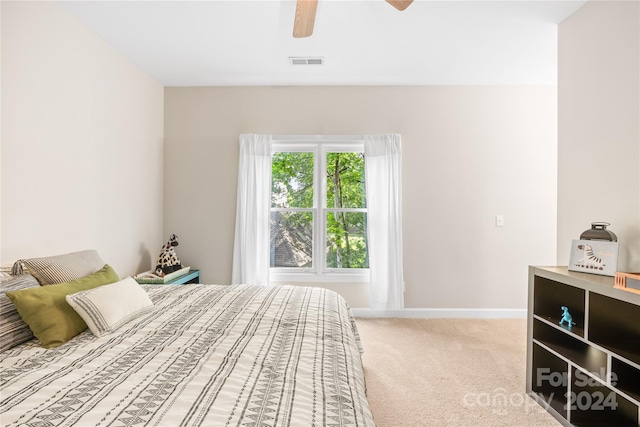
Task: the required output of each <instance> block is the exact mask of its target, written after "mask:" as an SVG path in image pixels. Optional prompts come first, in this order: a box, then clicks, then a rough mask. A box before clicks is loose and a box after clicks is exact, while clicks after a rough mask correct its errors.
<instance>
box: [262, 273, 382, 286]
mask: <svg viewBox="0 0 640 427" xmlns="http://www.w3.org/2000/svg"><path fill="white" fill-rule="evenodd" d="M369 280H370V276H369V271H357V272H349V273H324V274H317V273H311V272H310V273H304V272H295V273H293V272H291V273H285V272H273V271H272V272H271V273H270V274H269V281H270V282H280V283H285V282H293V283H306V282H310V283H369Z"/></svg>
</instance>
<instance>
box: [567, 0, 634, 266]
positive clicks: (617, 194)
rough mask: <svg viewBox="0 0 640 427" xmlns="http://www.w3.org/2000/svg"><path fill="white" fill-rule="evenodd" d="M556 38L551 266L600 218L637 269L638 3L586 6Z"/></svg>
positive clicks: (625, 263)
mask: <svg viewBox="0 0 640 427" xmlns="http://www.w3.org/2000/svg"><path fill="white" fill-rule="evenodd" d="M558 38H559V40H558V42H559V49H558V52H559V64H558V67H559V70H558V71H559V72H558V99H559V112H558V113H559V117H558V128H559V136H558V168H559V169H558V170H559V172H558V264H560V265H566V264H567V262H568V259H569V249H570V243H571V239H577V238H578V237H579V236H580V233H582V232H583V231H584V230H586V229H588V228H589V227H590V223H591V222H592V221H606V222H609V223H611V227H610V228H611V230H612V231H614V232H615V233H616V234H617V236H618V241H619V242H620V251H621V252H620V259H619V262H618V269H619V270H621V271H640V3H639V2H637V1H590V2H588V3H587V4H586V5H585V6H583V7H582V8H581V9H579V10H578V11H577V12H576V13H575V14H574V15H572V16H571V17H569V18H568V19H567V20H565V21H564V22H562V23H561V24H560V26H559V30H558Z"/></svg>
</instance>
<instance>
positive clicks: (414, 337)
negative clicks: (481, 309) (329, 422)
mask: <svg viewBox="0 0 640 427" xmlns="http://www.w3.org/2000/svg"><path fill="white" fill-rule="evenodd" d="M357 325H358V330H359V332H360V335H361V337H362V342H363V345H364V349H365V352H364V355H363V364H364V372H365V377H366V381H367V396H368V398H369V402H370V404H371V410H372V411H373V416H374V419H375V421H376V424H377V426H378V427H405V426H456V427H463V426H473V427H480V426H505V427H506V426H510V427H511V426H513V427H519V426H523V427H524V426H544V427H547V426H549V427H550V426H553V427H557V426H559V425H560V424H559V423H558V422H557V421H555V420H554V419H553V418H552V417H551V416H550V415H549V414H547V413H546V412H545V411H544V410H543V409H542V408H541V407H540V406H539V405H538V404H537V403H535V402H534V401H533V400H532V399H531V398H529V397H528V396H527V395H526V394H525V393H524V390H525V366H526V321H525V320H524V319H505V320H476V319H363V318H359V319H357Z"/></svg>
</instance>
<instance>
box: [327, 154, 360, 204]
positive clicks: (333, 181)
mask: <svg viewBox="0 0 640 427" xmlns="http://www.w3.org/2000/svg"><path fill="white" fill-rule="evenodd" d="M366 206H367V201H366V198H365V181H364V154H363V153H327V207H328V208H364V207H366Z"/></svg>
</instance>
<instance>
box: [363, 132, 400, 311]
mask: <svg viewBox="0 0 640 427" xmlns="http://www.w3.org/2000/svg"><path fill="white" fill-rule="evenodd" d="M400 139H401V138H400V135H398V134H389V135H365V143H364V155H365V173H366V181H367V209H368V220H367V233H368V234H367V236H368V239H369V273H370V275H371V283H370V288H369V289H370V290H369V306H370V307H371V308H372V309H374V310H397V309H401V308H403V306H404V295H403V280H404V278H403V267H402V144H401V140H400Z"/></svg>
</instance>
